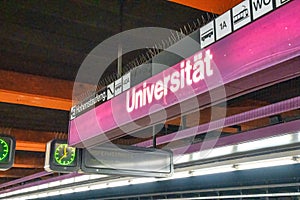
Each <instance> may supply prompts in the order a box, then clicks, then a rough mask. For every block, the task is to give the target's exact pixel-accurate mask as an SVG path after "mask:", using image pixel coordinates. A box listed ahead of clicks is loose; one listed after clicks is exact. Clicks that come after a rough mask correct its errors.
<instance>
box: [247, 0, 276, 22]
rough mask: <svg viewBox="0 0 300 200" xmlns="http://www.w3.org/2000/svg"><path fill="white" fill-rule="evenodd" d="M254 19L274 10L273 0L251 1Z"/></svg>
mask: <svg viewBox="0 0 300 200" xmlns="http://www.w3.org/2000/svg"><path fill="white" fill-rule="evenodd" d="M251 5H252V12H253V19H257V18H259V17H261V16H263V15H264V14H266V13H268V12H270V11H272V10H273V1H272V0H251Z"/></svg>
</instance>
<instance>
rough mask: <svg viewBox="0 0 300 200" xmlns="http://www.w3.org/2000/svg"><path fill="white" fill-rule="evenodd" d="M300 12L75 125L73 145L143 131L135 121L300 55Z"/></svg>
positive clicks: (266, 20)
mask: <svg viewBox="0 0 300 200" xmlns="http://www.w3.org/2000/svg"><path fill="white" fill-rule="evenodd" d="M299 10H300V4H299V3H297V2H296V1H292V2H290V3H288V4H287V5H285V6H282V7H281V8H279V9H277V10H275V11H273V12H272V13H270V14H268V15H266V16H265V17H263V18H261V19H259V20H257V21H255V22H253V23H251V24H249V25H248V26H246V27H244V28H242V29H240V30H238V31H236V32H234V33H232V34H231V35H229V36H227V37H226V38H224V39H222V40H220V41H218V42H216V43H214V44H212V45H211V46H209V47H207V48H206V49H203V50H201V51H199V52H197V53H196V54H194V55H192V56H191V57H189V58H187V59H185V60H183V61H181V62H180V63H178V64H176V65H174V66H172V67H170V68H168V69H166V70H165V71H163V72H161V73H159V74H157V75H155V76H153V77H151V78H149V79H148V80H145V81H144V82H142V83H140V84H138V85H136V86H134V87H132V88H130V89H129V90H127V91H125V92H123V93H122V94H120V95H118V96H116V97H114V98H113V99H111V100H110V101H107V102H105V103H103V104H101V105H99V106H98V107H96V108H94V109H92V110H90V111H88V112H86V113H84V114H82V115H81V116H79V117H77V118H75V119H74V120H71V121H70V124H69V144H70V145H77V146H83V144H82V143H85V142H86V144H87V145H92V144H97V143H103V142H106V141H109V140H110V139H113V138H117V137H119V136H122V135H124V134H126V133H127V132H130V131H134V130H136V129H138V126H137V125H135V124H133V123H131V122H133V121H136V120H139V119H142V118H145V117H147V116H149V115H151V114H153V113H156V112H158V111H161V110H162V109H165V108H169V107H171V106H173V105H175V104H178V103H180V102H182V101H184V100H187V99H190V98H192V97H195V96H198V95H199V94H202V93H204V92H207V91H208V90H210V89H212V88H216V87H218V86H220V85H223V84H226V83H229V82H231V81H234V80H237V79H240V78H242V77H245V76H248V75H251V74H253V73H256V72H259V71H261V70H264V69H267V68H269V67H272V66H274V65H276V64H278V63H281V62H283V61H286V60H288V59H291V58H293V57H296V56H299V54H300V26H299V24H300V12H299ZM199 48H200V47H199ZM179 112H180V111H179ZM178 114H180V113H178ZM156 117H158V118H159V116H156ZM157 120H159V119H157ZM120 127H121V129H120Z"/></svg>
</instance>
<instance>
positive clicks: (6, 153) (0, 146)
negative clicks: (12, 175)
mask: <svg viewBox="0 0 300 200" xmlns="http://www.w3.org/2000/svg"><path fill="white" fill-rule="evenodd" d="M15 148H16V140H15V139H14V138H13V137H12V136H9V135H3V134H0V170H2V171H3V170H8V169H9V168H11V167H12V166H13V164H14V158H15Z"/></svg>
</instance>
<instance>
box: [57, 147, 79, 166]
mask: <svg viewBox="0 0 300 200" xmlns="http://www.w3.org/2000/svg"><path fill="white" fill-rule="evenodd" d="M75 158H76V148H74V147H69V146H68V145H67V144H55V151H54V160H55V162H56V164H58V165H63V166H74V165H75V164H76V163H75V161H76V159H75Z"/></svg>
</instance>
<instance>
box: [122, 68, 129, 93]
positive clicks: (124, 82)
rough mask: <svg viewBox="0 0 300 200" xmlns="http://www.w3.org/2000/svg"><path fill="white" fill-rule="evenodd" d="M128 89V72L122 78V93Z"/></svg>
mask: <svg viewBox="0 0 300 200" xmlns="http://www.w3.org/2000/svg"><path fill="white" fill-rule="evenodd" d="M129 88H130V72H129V73H127V74H125V75H124V76H123V91H125V90H128V89H129Z"/></svg>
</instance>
